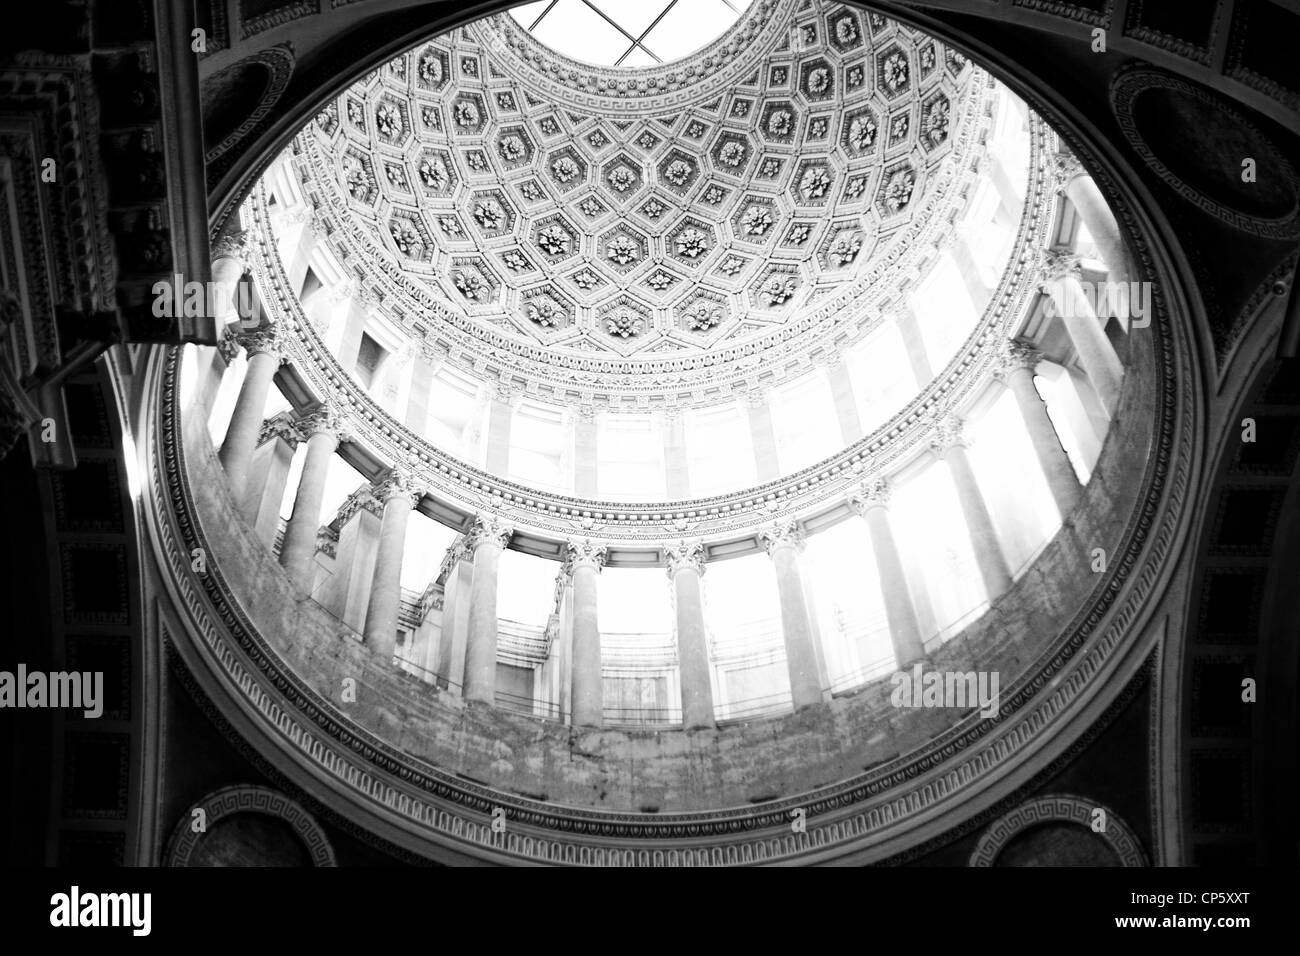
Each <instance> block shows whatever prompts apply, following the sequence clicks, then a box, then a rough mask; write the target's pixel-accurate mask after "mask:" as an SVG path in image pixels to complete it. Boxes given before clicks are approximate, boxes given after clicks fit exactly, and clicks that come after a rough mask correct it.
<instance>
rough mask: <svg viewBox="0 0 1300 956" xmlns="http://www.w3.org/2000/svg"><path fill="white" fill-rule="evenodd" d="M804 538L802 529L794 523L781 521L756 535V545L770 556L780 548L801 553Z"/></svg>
mask: <svg viewBox="0 0 1300 956" xmlns="http://www.w3.org/2000/svg"><path fill="white" fill-rule="evenodd" d="M805 541H806V537H805V535H804V532H803V529H802V528H800V527H799V524H798V522H795V521H781V522H777V523H776V524H774V525H773V526H772V527H770V528H767V529H766V530H763V531H760V532H759V533H758V543H759V544H761V545H762V546H763V550H764V551H766V552H767V553H768V554H772V553H774V552H776V551H778V550H780V549H781V548H794V549H795V550H796V551H802V550H803V548H804V543H805Z"/></svg>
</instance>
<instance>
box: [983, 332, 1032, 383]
mask: <svg viewBox="0 0 1300 956" xmlns="http://www.w3.org/2000/svg"><path fill="white" fill-rule="evenodd" d="M1042 358H1043V355H1042V353H1041V352H1039V351H1038V349H1036V348H1033V347H1032V346H1029V345H1021V344H1020V343H1019V342H1012V341H1011V340H1010V339H1008V340H1007V341H1006V342H1004V343H1003V344H1002V346H1001V347H1000V348H999V350H998V353H997V356H996V357H995V358H994V361H993V374H994V376H996V377H997V378H1000V379H1006V378H1007V376H1009V375H1010V374H1011V373H1012V372H1015V371H1017V370H1019V369H1022V368H1023V369H1028V370H1029V371H1030V372H1031V373H1032V372H1033V371H1034V369H1036V368H1038V363H1039V362H1040V361H1041V360H1042Z"/></svg>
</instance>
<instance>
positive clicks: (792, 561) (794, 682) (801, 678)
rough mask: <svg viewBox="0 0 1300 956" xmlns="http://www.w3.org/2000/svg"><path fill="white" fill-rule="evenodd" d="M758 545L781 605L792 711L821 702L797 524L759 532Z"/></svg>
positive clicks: (820, 688) (820, 687) (800, 532)
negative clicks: (773, 575)
mask: <svg viewBox="0 0 1300 956" xmlns="http://www.w3.org/2000/svg"><path fill="white" fill-rule="evenodd" d="M759 542H761V544H762V545H763V548H764V549H766V550H767V553H768V555H770V557H771V558H772V566H774V567H775V568H776V593H777V596H779V598H780V602H781V632H783V635H784V636H785V666H787V669H788V670H789V674H790V697H792V698H793V700H794V709H796V710H798V709H801V708H806V706H807V705H809V704H818V702H820V700H822V683H820V680H818V666H816V657H818V656H816V650H815V649H814V648H813V631H811V626H810V622H809V606H807V601H805V598H803V581H802V579H801V576H800V562H798V554H800V551H802V550H803V532H802V531H800V527H798V525H797V524H794V523H793V522H792V523H787V524H777V525H775V527H772V528H768V529H767V531H763V532H761V533H759Z"/></svg>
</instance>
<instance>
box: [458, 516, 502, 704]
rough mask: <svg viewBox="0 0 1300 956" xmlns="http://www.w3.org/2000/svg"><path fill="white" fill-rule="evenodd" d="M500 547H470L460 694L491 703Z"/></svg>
mask: <svg viewBox="0 0 1300 956" xmlns="http://www.w3.org/2000/svg"><path fill="white" fill-rule="evenodd" d="M502 550H503V549H502V548H501V546H500V545H498V544H496V543H495V542H493V541H480V542H478V544H477V545H476V546H475V547H474V579H473V582H472V583H471V584H470V594H469V628H468V629H469V634H468V639H467V641H466V645H465V690H464V696H465V699H466V700H478V701H483V702H484V703H487V704H495V703H496V697H497V574H498V569H499V567H500V563H501V551H502Z"/></svg>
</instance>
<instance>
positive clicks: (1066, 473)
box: [994, 342, 1080, 520]
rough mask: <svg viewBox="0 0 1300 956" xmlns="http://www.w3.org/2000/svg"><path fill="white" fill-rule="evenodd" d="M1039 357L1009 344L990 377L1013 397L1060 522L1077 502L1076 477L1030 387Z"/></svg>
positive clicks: (1045, 407) (1068, 514)
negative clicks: (1059, 516)
mask: <svg viewBox="0 0 1300 956" xmlns="http://www.w3.org/2000/svg"><path fill="white" fill-rule="evenodd" d="M1040 358H1041V356H1040V355H1039V353H1038V352H1037V351H1036V350H1034V349H1032V348H1029V347H1027V346H1024V345H1019V344H1017V343H1014V342H1009V343H1007V346H1006V348H1005V349H1004V351H1003V353H1002V354H1001V355H1000V356H999V358H998V368H997V369H996V370H995V371H994V374H995V375H996V376H997V377H998V378H1000V379H1001V380H1002V381H1003V382H1004V383H1005V384H1006V386H1007V388H1009V389H1010V390H1011V393H1012V394H1013V395H1015V397H1016V405H1017V406H1018V407H1019V408H1020V416H1021V418H1023V419H1024V420H1025V431H1026V433H1027V434H1028V435H1029V442H1030V444H1032V445H1033V446H1034V455H1035V456H1036V457H1037V458H1038V464H1039V467H1041V468H1042V469H1043V477H1044V478H1046V479H1047V487H1048V489H1049V490H1050V491H1051V492H1052V499H1053V500H1054V501H1055V502H1056V508H1057V510H1058V511H1059V512H1060V513H1061V519H1062V520H1064V519H1065V518H1067V517H1069V516H1070V515H1071V514H1072V513H1073V512H1074V507H1075V505H1077V504H1078V503H1079V491H1080V487H1079V477H1078V475H1076V474H1075V471H1074V466H1073V465H1071V464H1070V457H1069V456H1068V455H1067V454H1066V453H1065V448H1064V447H1062V445H1061V440H1060V438H1059V437H1057V434H1056V427H1055V426H1054V425H1053V424H1052V419H1051V418H1050V417H1049V416H1048V414H1047V405H1046V403H1044V402H1043V399H1042V397H1041V396H1040V395H1039V394H1038V389H1036V388H1035V387H1034V369H1035V368H1037V367H1038V361H1039V359H1040Z"/></svg>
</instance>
